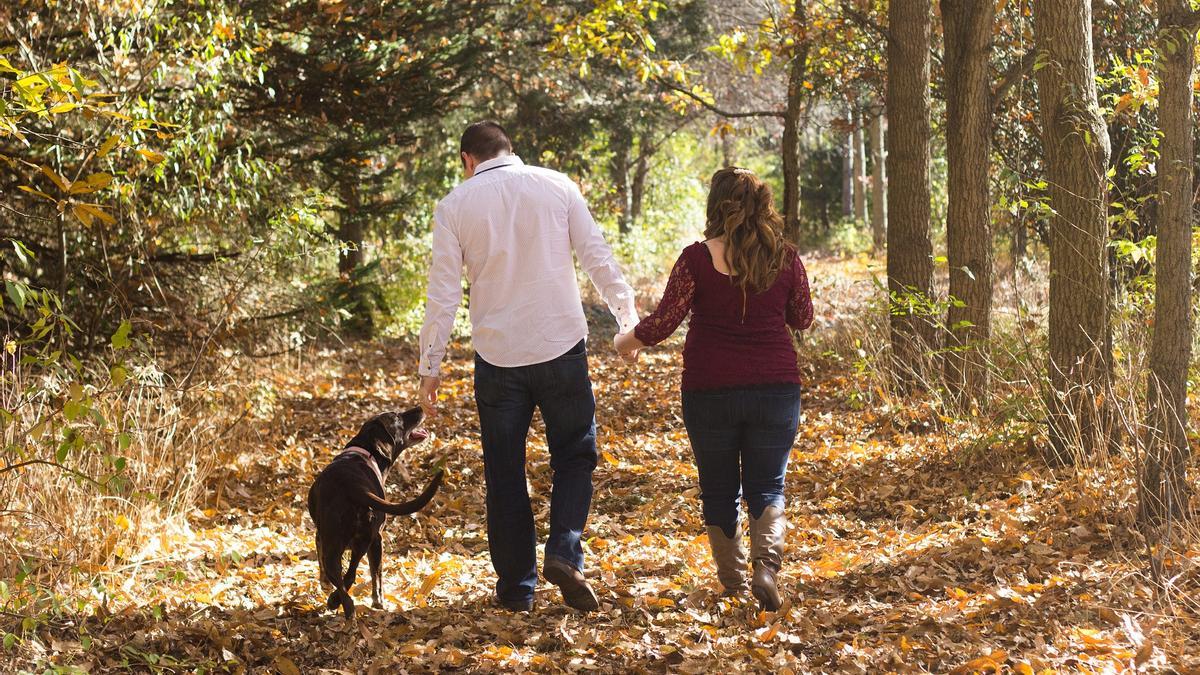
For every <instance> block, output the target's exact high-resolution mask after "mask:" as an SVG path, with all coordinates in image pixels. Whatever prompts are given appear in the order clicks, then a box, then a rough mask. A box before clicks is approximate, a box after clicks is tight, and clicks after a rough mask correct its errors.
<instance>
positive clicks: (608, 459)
mask: <svg viewBox="0 0 1200 675" xmlns="http://www.w3.org/2000/svg"><path fill="white" fill-rule="evenodd" d="M600 456H601V457H603V458H604V461H606V462H608V463H609V464H612V465H613V466H620V464H621V462H620V461H619V460H618V459H617V458H616V457H613V456H612V453H611V452H609V451H607V450H603V451H601V452H600Z"/></svg>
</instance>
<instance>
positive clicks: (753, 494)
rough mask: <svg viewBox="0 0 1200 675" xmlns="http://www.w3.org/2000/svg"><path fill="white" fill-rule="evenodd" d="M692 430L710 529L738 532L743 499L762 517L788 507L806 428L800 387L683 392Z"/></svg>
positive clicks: (752, 512) (686, 417)
mask: <svg viewBox="0 0 1200 675" xmlns="http://www.w3.org/2000/svg"><path fill="white" fill-rule="evenodd" d="M683 424H684V426H686V427H687V432H688V438H690V439H691V442H692V452H693V453H694V454H695V456H696V470H697V472H698V473H699V474H700V500H701V503H702V504H703V510H704V524H705V525H716V526H717V527H720V528H721V530H722V531H724V532H725V534H726V535H728V536H730V537H733V536H734V535H735V534H736V533H737V523H738V499H739V498H742V497H744V498H745V500H746V505H747V506H748V507H749V508H750V515H751V516H752V517H754V518H758V517H760V516H761V515H762V512H763V509H765V508H767V507H768V506H778V507H779V508H783V482H784V476H785V475H786V474H787V463H788V456H789V455H790V454H791V451H792V443H794V442H795V440H796V428H797V427H798V426H799V424H800V385H798V384H777V385H769V386H759V387H748V388H739V389H717V390H708V391H685V392H683Z"/></svg>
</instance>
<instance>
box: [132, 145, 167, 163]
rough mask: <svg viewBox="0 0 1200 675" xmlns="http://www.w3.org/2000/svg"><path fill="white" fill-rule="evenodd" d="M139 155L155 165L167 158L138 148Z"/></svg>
mask: <svg viewBox="0 0 1200 675" xmlns="http://www.w3.org/2000/svg"><path fill="white" fill-rule="evenodd" d="M138 154H139V155H141V156H142V157H145V158H146V160H147V161H149V162H153V163H154V164H158V163H159V162H161V161H163V160H164V159H166V158H167V157H166V155H163V154H161V153H157V152H155V151H153V150H146V149H145V148H138Z"/></svg>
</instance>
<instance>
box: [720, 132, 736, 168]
mask: <svg viewBox="0 0 1200 675" xmlns="http://www.w3.org/2000/svg"><path fill="white" fill-rule="evenodd" d="M721 161H723V162H724V163H725V166H737V151H736V149H735V148H734V144H733V134H731V133H727V132H722V133H721Z"/></svg>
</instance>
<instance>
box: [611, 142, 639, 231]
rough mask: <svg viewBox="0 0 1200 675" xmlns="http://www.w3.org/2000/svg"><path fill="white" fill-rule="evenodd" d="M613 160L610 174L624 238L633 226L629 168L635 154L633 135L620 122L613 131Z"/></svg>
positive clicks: (619, 225) (620, 229) (618, 222)
mask: <svg viewBox="0 0 1200 675" xmlns="http://www.w3.org/2000/svg"><path fill="white" fill-rule="evenodd" d="M610 146H611V148H612V153H613V155H612V159H611V160H610V161H609V165H608V173H609V178H610V179H611V180H612V183H613V190H614V191H615V192H616V200H617V229H618V230H619V231H620V233H621V235H622V236H624V235H626V234H628V233H629V229H630V226H631V225H632V216H631V214H630V210H631V209H630V199H629V166H630V155H631V154H632V153H633V133H632V132H631V131H630V130H629V128H628V127H626V126H625V125H624V124H623V123H621V122H620V121H617V126H616V128H614V129H613V130H612V136H611V143H610Z"/></svg>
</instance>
